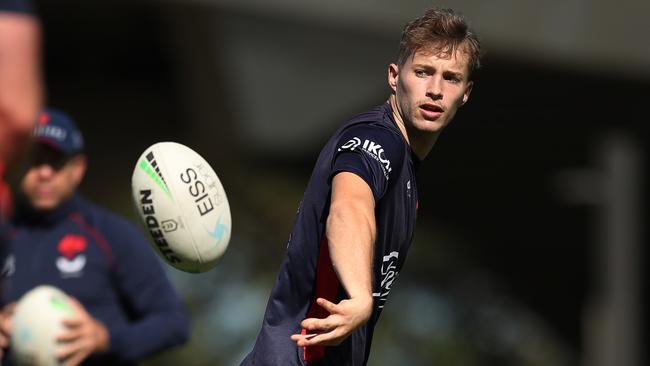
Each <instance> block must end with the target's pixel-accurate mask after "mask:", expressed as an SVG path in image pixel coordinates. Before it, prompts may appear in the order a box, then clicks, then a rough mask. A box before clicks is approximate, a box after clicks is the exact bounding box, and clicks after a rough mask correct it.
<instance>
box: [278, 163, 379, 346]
mask: <svg viewBox="0 0 650 366" xmlns="http://www.w3.org/2000/svg"><path fill="white" fill-rule="evenodd" d="M374 206H375V200H374V197H373V194H372V191H371V189H370V187H369V186H368V184H367V183H366V182H365V181H364V180H363V179H361V178H360V177H359V176H357V175H356V174H353V173H349V172H341V173H338V174H337V175H336V176H335V177H334V178H333V179H332V198H331V204H330V213H329V216H328V218H327V224H326V235H327V239H328V242H329V252H330V259H331V261H332V265H333V267H334V270H335V271H336V275H337V277H338V279H339V281H340V282H341V284H342V285H343V287H344V288H345V290H346V292H347V293H348V296H349V299H346V300H342V301H341V302H339V303H338V304H335V303H332V302H330V301H328V300H326V299H322V298H319V299H317V303H318V305H319V306H321V307H323V308H324V309H325V310H327V311H328V312H329V314H330V315H329V316H328V317H327V318H324V319H317V318H308V319H305V320H303V321H302V322H301V323H300V325H301V326H302V327H303V328H305V329H307V330H308V333H317V335H316V336H313V335H307V336H305V335H301V334H294V335H292V336H291V339H292V340H293V341H295V342H296V344H297V346H298V347H308V346H316V345H325V346H330V345H338V344H340V343H341V342H343V341H344V340H345V339H346V338H347V337H348V336H349V335H350V334H351V333H352V332H353V331H355V330H356V329H358V328H359V327H360V326H362V325H363V324H365V323H366V322H367V321H368V319H370V315H371V314H372V306H373V299H372V258H373V249H374V243H375V236H376V224H375V211H374V209H375V207H374Z"/></svg>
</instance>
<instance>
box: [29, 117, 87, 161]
mask: <svg viewBox="0 0 650 366" xmlns="http://www.w3.org/2000/svg"><path fill="white" fill-rule="evenodd" d="M33 135H34V138H35V140H36V141H38V142H40V143H43V144H46V145H48V146H50V147H52V148H54V149H55V150H58V151H60V152H62V153H65V154H67V155H74V154H77V153H80V152H82V151H83V149H84V140H83V136H82V135H81V131H79V128H77V125H76V124H75V122H74V120H73V119H72V118H71V117H70V116H69V115H67V114H66V113H64V112H61V111H59V110H56V109H51V108H48V109H45V110H43V111H42V112H41V113H40V114H39V116H38V121H37V122H36V127H35V128H34V134H33Z"/></svg>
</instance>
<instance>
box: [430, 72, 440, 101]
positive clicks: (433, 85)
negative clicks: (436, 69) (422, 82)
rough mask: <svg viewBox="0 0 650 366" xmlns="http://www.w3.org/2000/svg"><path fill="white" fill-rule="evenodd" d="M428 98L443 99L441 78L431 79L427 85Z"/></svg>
mask: <svg viewBox="0 0 650 366" xmlns="http://www.w3.org/2000/svg"><path fill="white" fill-rule="evenodd" d="M427 97H429V98H431V99H433V100H439V99H442V80H441V79H440V78H439V77H433V78H431V81H430V82H429V84H427Z"/></svg>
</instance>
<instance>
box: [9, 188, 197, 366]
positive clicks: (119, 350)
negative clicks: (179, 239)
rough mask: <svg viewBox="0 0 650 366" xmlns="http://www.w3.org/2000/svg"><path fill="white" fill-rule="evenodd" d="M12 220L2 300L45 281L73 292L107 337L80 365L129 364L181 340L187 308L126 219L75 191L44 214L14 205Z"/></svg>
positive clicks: (16, 296)
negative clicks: (99, 349)
mask: <svg viewBox="0 0 650 366" xmlns="http://www.w3.org/2000/svg"><path fill="white" fill-rule="evenodd" d="M21 208H22V209H21ZM12 226H13V227H12V233H11V238H10V247H9V256H8V258H7V259H6V261H5V265H4V268H5V272H4V275H5V276H6V278H5V287H4V289H3V293H2V300H3V304H4V303H9V302H13V301H17V300H18V299H20V297H21V296H22V295H24V294H25V293H26V292H27V291H29V290H31V289H33V288H34V287H36V286H38V285H43V284H47V285H51V286H54V287H57V288H59V289H61V290H62V291H63V292H65V293H67V294H68V295H71V296H73V297H75V298H77V299H78V300H79V301H80V302H81V303H82V304H83V305H84V307H85V308H86V310H87V311H88V312H89V313H90V314H91V315H92V316H93V317H95V318H97V319H98V320H100V321H101V322H102V323H104V325H105V326H106V328H107V329H108V332H109V337H110V345H109V350H108V352H107V353H104V354H101V355H95V356H92V357H91V358H89V359H87V360H86V361H85V362H84V363H83V365H111V366H116V365H134V364H135V362H136V361H137V360H138V359H141V358H143V357H145V356H148V355H151V354H154V353H156V352H158V351H161V350H163V349H167V348H169V347H172V346H175V345H179V344H182V343H184V342H185V341H186V340H187V338H188V336H189V329H188V328H189V321H188V318H187V314H186V312H185V308H184V306H183V304H182V303H181V301H180V298H179V297H178V295H177V294H176V291H175V289H174V288H173V287H172V285H171V283H170V282H169V280H168V278H167V276H166V274H165V272H164V270H163V268H162V266H161V263H160V260H159V259H158V257H157V256H156V254H155V253H154V251H153V250H152V248H151V247H150V245H149V244H148V243H147V241H146V239H145V237H144V235H143V233H142V232H141V230H139V229H138V228H137V227H136V226H135V225H134V224H132V223H131V222H129V221H127V220H125V219H124V218H122V217H120V216H118V215H116V214H113V213H111V212H109V211H106V210H104V209H102V208H100V207H98V206H96V205H93V204H91V203H90V202H88V201H86V200H84V199H82V198H81V197H79V196H75V197H73V198H72V199H70V200H68V201H67V202H65V203H63V204H62V205H60V206H59V207H58V208H57V209H55V210H54V211H52V212H49V213H47V214H39V213H35V212H32V211H30V210H29V209H24V208H23V207H21V206H19V207H18V210H17V214H16V218H15V219H14V220H13V225H12ZM4 361H7V360H3V362H4ZM4 364H6V363H3V365H4Z"/></svg>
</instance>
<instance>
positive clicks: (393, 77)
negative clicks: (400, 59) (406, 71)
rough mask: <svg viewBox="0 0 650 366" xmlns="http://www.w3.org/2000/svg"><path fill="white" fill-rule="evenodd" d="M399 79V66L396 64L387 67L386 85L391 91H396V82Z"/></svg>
mask: <svg viewBox="0 0 650 366" xmlns="http://www.w3.org/2000/svg"><path fill="white" fill-rule="evenodd" d="M398 78H399V66H398V65H397V64H390V65H388V85H389V86H390V88H391V89H392V90H393V93H395V92H396V91H397V80H398Z"/></svg>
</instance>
